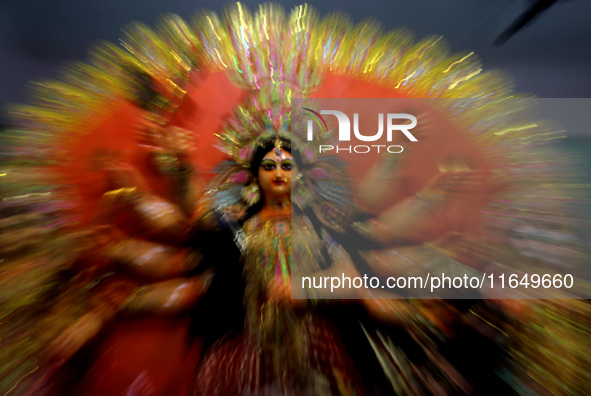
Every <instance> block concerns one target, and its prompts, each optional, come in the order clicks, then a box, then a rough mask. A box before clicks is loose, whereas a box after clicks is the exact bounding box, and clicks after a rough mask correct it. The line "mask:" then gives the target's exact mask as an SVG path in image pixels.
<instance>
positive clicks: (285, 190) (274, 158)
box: [258, 149, 297, 200]
mask: <svg viewBox="0 0 591 396" xmlns="http://www.w3.org/2000/svg"><path fill="white" fill-rule="evenodd" d="M296 171H297V170H296V166H295V162H294V160H293V157H292V156H291V153H290V152H289V151H285V150H283V149H280V150H277V149H272V150H271V151H269V152H268V153H267V154H266V155H265V156H264V157H263V159H262V161H261V165H260V166H259V177H258V179H259V187H260V188H261V191H262V192H263V195H264V197H265V199H267V200H282V199H288V198H289V197H290V194H291V178H292V175H293V174H295V172H296Z"/></svg>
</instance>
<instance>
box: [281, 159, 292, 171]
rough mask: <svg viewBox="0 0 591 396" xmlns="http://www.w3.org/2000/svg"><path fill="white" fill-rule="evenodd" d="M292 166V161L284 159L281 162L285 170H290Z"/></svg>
mask: <svg viewBox="0 0 591 396" xmlns="http://www.w3.org/2000/svg"><path fill="white" fill-rule="evenodd" d="M291 168H292V165H291V161H284V162H282V163H281V169H283V170H284V171H290V170H291Z"/></svg>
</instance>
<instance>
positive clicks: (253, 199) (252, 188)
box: [241, 179, 261, 206]
mask: <svg viewBox="0 0 591 396" xmlns="http://www.w3.org/2000/svg"><path fill="white" fill-rule="evenodd" d="M241 195H242V199H244V202H246V203H247V204H248V206H253V205H256V203H257V202H259V201H260V200H261V190H260V189H259V185H258V184H257V181H256V179H253V181H252V182H251V183H250V184H249V185H248V186H246V187H245V188H243V189H242V194H241Z"/></svg>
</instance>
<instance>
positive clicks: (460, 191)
mask: <svg viewBox="0 0 591 396" xmlns="http://www.w3.org/2000/svg"><path fill="white" fill-rule="evenodd" d="M485 186H486V175H485V174H484V172H483V171H480V170H461V171H452V172H444V173H438V174H437V175H435V176H433V177H432V178H431V180H429V181H428V182H427V184H426V185H425V187H423V189H422V190H421V192H422V193H424V194H440V195H442V196H454V195H455V196H457V195H459V196H469V195H472V194H479V193H481V192H483V190H484V188H485Z"/></svg>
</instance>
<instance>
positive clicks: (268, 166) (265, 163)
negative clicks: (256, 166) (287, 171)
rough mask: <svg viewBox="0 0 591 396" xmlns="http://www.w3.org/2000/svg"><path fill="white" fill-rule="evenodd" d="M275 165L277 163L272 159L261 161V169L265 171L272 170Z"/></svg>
mask: <svg viewBox="0 0 591 396" xmlns="http://www.w3.org/2000/svg"><path fill="white" fill-rule="evenodd" d="M276 167H277V163H276V162H275V161H272V160H265V161H263V162H261V169H263V170H266V171H272V170H274V169H275V168H276Z"/></svg>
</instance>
